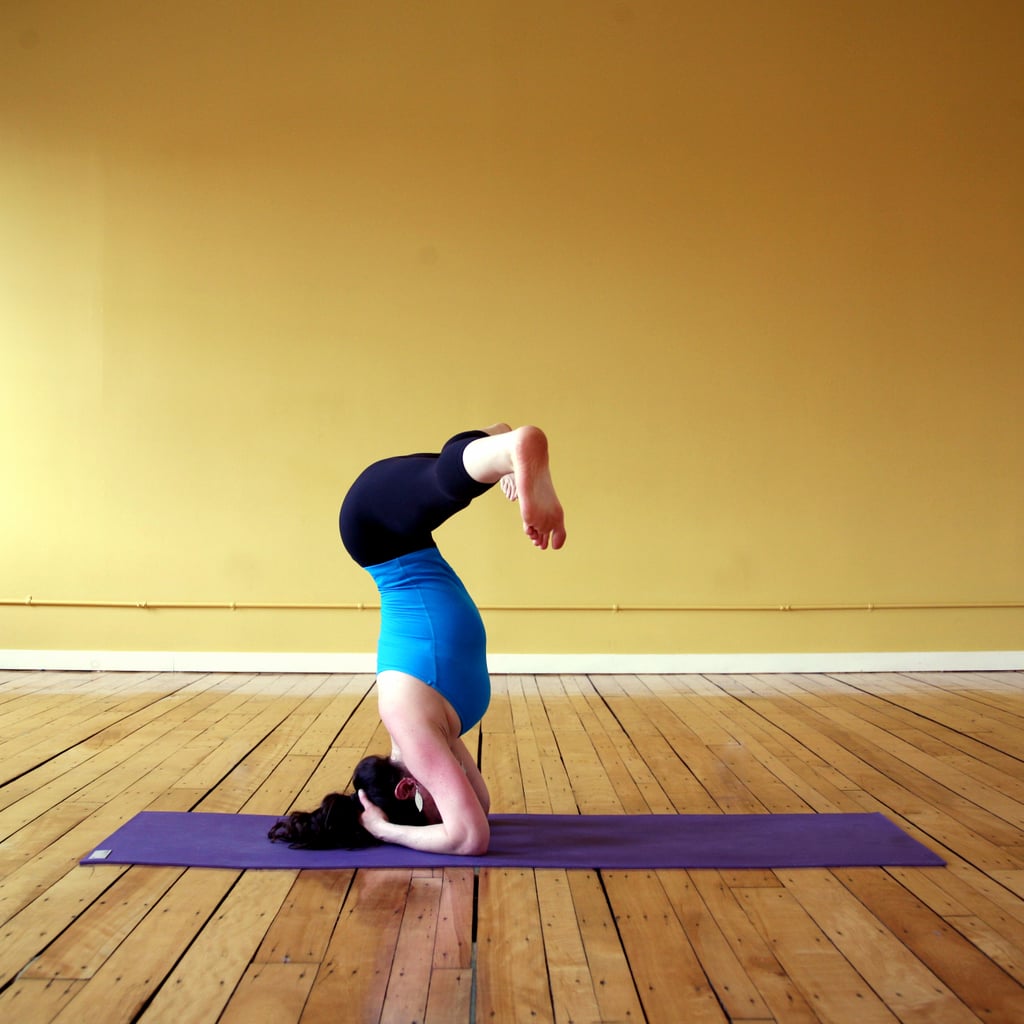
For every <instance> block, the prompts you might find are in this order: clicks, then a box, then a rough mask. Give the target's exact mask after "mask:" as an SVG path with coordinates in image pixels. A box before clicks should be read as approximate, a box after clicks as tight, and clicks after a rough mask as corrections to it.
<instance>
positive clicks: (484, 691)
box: [270, 423, 565, 855]
mask: <svg viewBox="0 0 1024 1024" xmlns="http://www.w3.org/2000/svg"><path fill="white" fill-rule="evenodd" d="M499 481H500V482H501V485H502V490H503V491H504V493H505V495H506V496H507V497H508V498H510V499H511V500H518V501H519V506H520V510H521V515H522V520H523V531H524V532H525V533H526V535H527V537H529V539H530V540H531V541H532V542H533V543H534V544H535V545H536V546H537V547H539V548H541V549H546V548H548V547H551V548H560V547H561V546H562V545H563V544H564V543H565V520H564V515H563V513H562V506H561V505H560V504H559V501H558V498H557V496H556V494H555V489H554V486H553V484H552V482H551V473H550V469H549V465H548V445H547V438H546V437H545V436H544V433H543V432H542V431H541V430H539V429H538V428H537V427H531V426H526V427H519V428H518V429H517V430H512V429H511V428H510V427H509V426H508V425H507V424H504V423H500V424H496V425H495V426H493V427H490V428H489V429H487V430H477V431H469V432H467V433H463V434H457V435H456V436H455V437H453V438H451V440H449V441H448V442H447V443H446V444H445V445H444V447H443V448H442V449H441V451H440V452H439V453H436V454H419V455H404V456H398V457H396V458H391V459H384V460H383V461H382V462H377V463H374V464H373V465H372V466H370V467H369V468H368V469H366V470H364V471H363V473H362V474H361V475H360V476H359V478H358V479H357V480H356V482H355V483H354V484H353V485H352V488H351V489H350V490H349V493H348V494H347V496H346V497H345V501H344V503H343V504H342V508H341V516H340V527H341V537H342V541H343V543H344V544H345V547H346V549H347V550H348V552H349V554H350V555H351V556H352V558H353V559H354V560H355V561H356V562H357V563H358V564H359V565H361V566H363V567H364V568H365V569H366V570H367V571H368V572H369V573H370V575H371V576H372V577H373V578H374V581H375V582H376V584H377V588H378V590H379V591H380V596H381V630H380V641H379V644H378V649H377V698H378V709H379V711H380V716H381V720H382V722H383V723H384V726H385V728H386V729H387V731H388V733H389V734H390V736H391V744H392V746H391V756H390V757H389V758H377V757H371V758H364V760H363V761H361V762H360V763H359V765H358V767H357V768H356V772H355V775H354V777H353V781H354V785H355V789H356V793H355V794H354V795H344V796H342V795H338V794H336V793H332V794H330V795H329V796H328V797H326V798H325V800H324V802H323V803H322V804H321V806H320V807H319V808H318V809H317V810H316V811H313V812H311V813H307V812H303V811H297V812H295V813H293V814H292V815H290V816H289V818H288V819H287V820H286V821H281V822H278V823H277V824H276V825H275V826H274V827H273V828H272V829H271V831H270V838H271V839H280V840H284V841H287V842H290V843H292V844H293V845H296V846H307V847H331V846H342V847H350V848H351V847H358V846H365V845H368V844H369V843H372V842H375V841H380V842H387V843H398V844H399V845H402V846H408V847H411V848H412V849H415V850H424V851H427V852H432V853H455V854H464V855H478V854H481V853H484V852H485V851H486V850H487V845H488V842H489V839H490V828H489V826H488V822H487V811H488V809H489V807H490V797H489V796H488V793H487V786H486V785H485V784H484V780H483V778H482V777H481V775H480V772H479V770H478V769H477V767H476V762H475V761H474V759H473V757H472V755H471V754H470V753H469V751H468V750H467V749H466V746H465V744H464V743H463V742H462V739H461V738H460V737H461V736H462V735H463V734H464V733H466V732H467V731H468V730H469V729H471V728H472V727H473V726H474V725H476V723H477V722H479V721H480V719H481V718H482V717H483V715H484V712H485V711H486V710H487V705H488V703H489V701H490V678H489V676H488V673H487V661H486V650H485V644H486V639H485V635H484V628H483V622H482V621H481V619H480V613H479V612H478V611H477V609H476V606H475V605H474V604H473V601H472V599H471V598H470V596H469V594H468V593H467V592H466V588H465V587H464V586H463V584H462V581H461V580H460V579H459V578H458V576H456V574H455V572H454V571H453V570H452V568H451V566H449V565H448V563H447V562H446V561H445V560H444V559H443V558H442V557H441V554H440V552H439V551H438V550H437V546H436V544H435V543H434V540H433V538H432V536H431V534H432V531H434V530H435V529H437V527H439V526H440V525H441V524H442V523H443V522H445V521H446V520H447V519H449V518H450V517H451V516H453V515H454V514H455V513H456V512H458V511H460V510H461V509H464V508H466V506H467V505H469V503H470V502H471V501H472V500H473V499H474V498H476V497H479V496H480V495H481V494H483V493H484V492H485V491H487V490H489V489H490V488H491V487H492V486H493V485H494V484H495V483H498V482H499Z"/></svg>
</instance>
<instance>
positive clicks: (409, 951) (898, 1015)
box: [0, 672, 1024, 1024]
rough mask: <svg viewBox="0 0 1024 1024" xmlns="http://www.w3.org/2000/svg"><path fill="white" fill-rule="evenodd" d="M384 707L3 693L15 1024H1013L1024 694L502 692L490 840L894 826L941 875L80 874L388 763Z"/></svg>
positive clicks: (140, 690)
mask: <svg viewBox="0 0 1024 1024" xmlns="http://www.w3.org/2000/svg"><path fill="white" fill-rule="evenodd" d="M375 704H376V702H375V699H374V694H373V691H372V678H371V677H369V676H315V677H314V676H251V675H181V674H155V675H146V674H89V673H18V672H0V780H2V782H3V785H2V786H0V838H2V844H0V1020H3V1021H11V1022H18V1024H33V1022H44V1021H60V1022H72V1024H91V1022H102V1024H116V1022H121V1021H125V1022H127V1021H145V1022H147V1024H151V1022H156V1021H165V1022H168V1024H201V1022H207V1021H208V1022H213V1021H221V1022H224V1024H228V1022H231V1024H235V1022H246V1024H250V1022H257V1024H276V1022H282V1024H294V1022H297V1021H302V1022H303V1024H309V1022H320V1021H324V1022H326V1021H331V1022H336V1021H377V1020H382V1021H430V1022H439V1024H455V1022H460V1021H481V1022H484V1021H493V1022H497V1024H504V1022H514V1021H559V1022H562V1021H565V1022H568V1021H577V1022H591V1021H607V1022H612V1021H632V1022H641V1021H650V1022H658V1024H660V1022H667V1024H677V1022H691V1021H745V1022H751V1024H753V1022H763V1021H787V1022H788V1021H818V1020H820V1021H839V1022H851V1024H854V1022H855V1024H867V1022H874V1021H913V1022H920V1024H945V1022H960V1021H964V1022H966V1021H977V1020H981V1021H987V1022H992V1024H1011V1022H1020V1021H1024V984H1022V983H1024V899H1022V897H1024V674H1021V673H972V674H963V675H960V674H941V675H938V674H937V675H924V674H921V675H855V676H760V677H754V676H672V677H668V676H651V677H647V676H644V677H636V676H628V677H626V676H595V677H586V676H571V677H566V676H561V677H556V676H550V677H533V676H514V677H498V678H496V679H495V696H494V700H493V703H492V706H491V710H490V711H489V713H488V715H487V717H486V719H485V722H484V724H483V726H482V727H481V728H480V729H479V730H477V731H475V732H474V733H473V734H471V736H470V737H469V745H470V748H471V749H473V748H474V745H475V746H476V747H477V748H478V749H479V751H480V758H481V764H482V767H483V771H484V775H485V777H486V778H487V780H488V783H489V785H490V787H491V791H492V795H493V810H494V811H497V812H514V811H535V812H546V811H550V812H555V813H576V812H579V813H583V814H598V813H626V814H629V813H643V812H672V811H681V812H693V813H697V812H719V811H720V812H724V813H741V812H764V813H771V812H807V813H812V812H823V811H865V810H868V811H874V810H880V811H883V812H884V813H885V814H887V815H889V816H890V817H891V818H892V819H894V820H895V821H897V822H898V823H899V824H901V825H902V826H903V827H904V828H905V829H906V830H907V831H909V832H910V833H911V834H912V835H914V836H915V837H917V838H919V839H922V840H923V841H924V842H925V843H926V844H927V845H929V846H930V847H932V848H933V849H935V850H937V851H939V852H940V853H942V854H943V855H944V856H945V857H946V858H947V859H948V861H949V864H948V867H946V868H918V869H890V870H885V869H881V868H861V869H855V870H817V869H815V870H777V871H748V872H720V871H710V870H702V871H602V872H592V871H568V872H567V871H552V870H541V871H524V870H511V869H498V868H493V869H486V870H482V871H479V872H476V873H474V872H473V871H472V870H468V869H465V868H462V869H451V870H445V871H443V872H441V871H437V872H432V871H419V872H410V871H408V870H404V871H397V870H388V871H359V872H350V871H337V872H316V871H303V872H286V871H265V872H258V871H252V872H238V871H223V870H205V869H195V868H193V869H189V870H181V869H178V868H142V867H133V868H123V867H116V866H113V865H108V866H97V867H90V868H83V867H78V866H77V862H78V859H79V858H80V857H81V856H83V855H84V854H85V853H87V852H88V851H89V850H91V849H92V848H93V847H94V846H95V845H96V844H98V843H99V842H100V841H101V840H102V839H103V838H105V837H106V836H107V835H108V834H109V833H110V832H112V831H113V830H114V829H115V828H116V827H117V826H118V825H119V824H120V823H121V822H123V821H125V820H127V819H128V818H130V817H131V816H133V815H134V814H135V813H136V812H138V811H140V810H144V809H147V808H148V809H164V810H182V811H184V810H199V811H218V812H250V813H266V814H276V813H280V812H283V811H284V810H286V809H288V808H289V807H291V806H293V805H296V806H304V805H308V804H313V803H317V802H319V799H320V797H321V796H322V795H323V793H325V792H327V791H329V790H330V789H332V788H337V787H338V786H339V785H343V784H344V782H345V781H346V780H347V778H348V777H349V774H350V772H351V769H352V766H353V765H354V763H355V761H356V760H357V759H358V758H359V757H360V756H361V755H362V754H363V753H364V752H365V751H367V750H385V749H386V744H385V743H384V737H383V735H382V733H381V731H380V727H379V723H378V720H377V716H376V707H375Z"/></svg>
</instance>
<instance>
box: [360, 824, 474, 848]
mask: <svg viewBox="0 0 1024 1024" xmlns="http://www.w3.org/2000/svg"><path fill="white" fill-rule="evenodd" d="M371 828H372V835H374V836H375V837H376V838H377V839H380V840H381V841H382V842H385V843H395V844H396V845H398V846H406V847H408V848H409V849H410V850H421V851H422V852H423V853H453V854H456V855H458V856H462V857H469V856H479V855H480V854H483V853H486V852H487V845H488V842H489V841H490V828H489V826H488V825H487V823H486V822H484V825H483V828H482V829H481V828H476V829H472V830H464V829H460V830H452V829H449V828H448V827H447V826H446V825H445V824H444V823H443V822H442V823H441V824H438V825H396V824H395V823H394V822H391V821H378V822H373V824H372V826H371Z"/></svg>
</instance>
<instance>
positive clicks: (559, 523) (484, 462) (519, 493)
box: [462, 423, 565, 549]
mask: <svg viewBox="0 0 1024 1024" xmlns="http://www.w3.org/2000/svg"><path fill="white" fill-rule="evenodd" d="M487 433H488V435H489V436H488V437H481V438H477V440H475V441H471V442H470V443H469V444H468V445H467V446H466V448H465V450H464V452H463V454H462V460H463V463H464V464H465V467H466V472H468V473H469V475H470V476H471V477H472V478H473V479H474V480H479V481H480V483H485V484H493V483H497V482H498V481H499V480H500V481H502V490H503V491H504V492H505V494H506V496H507V497H509V498H512V499H513V500H514V499H515V498H516V497H518V499H519V509H520V514H521V515H522V518H523V532H524V533H525V534H526V536H527V537H529V538H530V540H531V541H533V543H534V544H535V545H536V546H537V547H539V548H542V549H544V548H547V547H548V545H549V544H550V546H551V547H552V548H560V547H561V546H562V545H563V544H564V543H565V515H564V513H563V512H562V506H561V504H560V502H559V501H558V496H557V495H556V494H555V487H554V484H553V483H552V481H551V469H550V466H549V464H548V439H547V438H546V437H545V436H544V432H543V431H542V430H541V429H540V428H539V427H518V428H517V429H516V430H510V429H509V428H508V426H507V425H506V424H504V423H499V424H496V425H495V426H494V427H490V428H488V431H487ZM507 477H511V479H510V480H506V479H505V478H507Z"/></svg>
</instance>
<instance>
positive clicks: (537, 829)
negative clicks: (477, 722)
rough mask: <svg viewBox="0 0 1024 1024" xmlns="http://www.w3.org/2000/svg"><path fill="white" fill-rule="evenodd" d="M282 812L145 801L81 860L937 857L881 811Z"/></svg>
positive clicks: (329, 864)
mask: <svg viewBox="0 0 1024 1024" xmlns="http://www.w3.org/2000/svg"><path fill="white" fill-rule="evenodd" d="M277 820H278V818H277V817H268V816H267V815H261V814H201V813H183V812H174V811H143V812H142V813H141V814H138V815H136V817H134V818H132V819H131V821H128V822H126V823H125V824H124V825H122V826H121V828H119V829H118V830H117V831H116V832H115V833H114V834H113V835H112V836H110V837H109V838H108V839H105V840H104V841H103V842H102V843H101V844H100V845H99V846H98V847H97V848H96V849H95V850H93V851H92V853H90V854H89V855H88V856H87V857H84V858H83V859H82V861H81V863H82V864H85V865H95V864H150V865H171V866H177V867H207V868H374V867H376V868H413V867H445V866H458V867H528V868H722V869H729V868H782V867H788V868H797V867H864V866H868V867H879V866H882V865H889V866H897V865H898V866H903V867H931V866H940V865H942V864H944V863H945V861H943V860H942V858H941V857H939V856H937V855H936V854H934V853H932V851H931V850H929V849H928V848H927V847H925V846H922V845H921V844H920V843H919V842H917V841H916V840H914V839H912V838H911V837H910V836H908V835H907V834H906V833H905V832H903V831H902V830H901V829H900V828H898V827H897V826H896V825H894V824H893V823H892V822H891V821H889V819H888V818H886V817H884V816H883V815H881V814H690V815H687V814H630V815H622V814H620V815H605V814H600V815H597V814H591V815H575V814H492V815H491V819H490V820H491V846H490V849H489V851H488V852H487V853H486V854H485V855H484V856H482V857H457V856H454V855H443V854H433V853H418V852H416V851H415V850H407V849H405V848H404V847H401V846H373V847H370V848H369V849H366V850H292V849H289V848H288V846H287V845H285V844H284V843H272V842H270V840H269V839H267V830H268V829H269V828H270V826H271V825H273V823H274V822H275V821H277Z"/></svg>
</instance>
